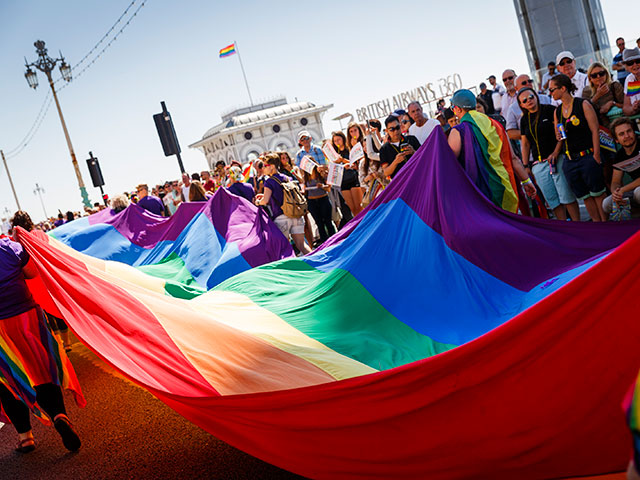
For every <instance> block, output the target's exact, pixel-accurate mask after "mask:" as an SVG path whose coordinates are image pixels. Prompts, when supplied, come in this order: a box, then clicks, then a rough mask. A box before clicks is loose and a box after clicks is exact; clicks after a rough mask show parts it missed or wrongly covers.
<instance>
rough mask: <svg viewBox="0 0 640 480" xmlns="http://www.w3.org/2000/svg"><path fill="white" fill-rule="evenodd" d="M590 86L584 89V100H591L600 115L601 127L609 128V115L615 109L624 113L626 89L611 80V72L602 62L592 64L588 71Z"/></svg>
mask: <svg viewBox="0 0 640 480" xmlns="http://www.w3.org/2000/svg"><path fill="white" fill-rule="evenodd" d="M587 76H588V79H589V85H587V86H586V87H584V90H583V91H582V98H584V99H585V100H589V101H590V102H591V104H592V105H593V107H594V108H595V110H596V113H597V114H598V121H599V122H600V125H602V126H604V127H607V128H609V125H610V124H611V120H610V119H609V117H608V116H607V114H608V113H609V112H610V111H611V109H612V108H613V109H614V111H615V110H617V111H618V112H619V113H622V106H623V104H624V87H623V86H622V84H621V83H620V82H618V81H617V80H613V79H612V78H611V74H610V73H609V70H608V69H607V68H605V66H604V65H602V64H601V63H600V62H595V63H592V64H591V66H590V67H589V69H588V70H587Z"/></svg>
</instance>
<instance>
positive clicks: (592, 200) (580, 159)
mask: <svg viewBox="0 0 640 480" xmlns="http://www.w3.org/2000/svg"><path fill="white" fill-rule="evenodd" d="M549 91H550V92H551V95H552V96H553V99H554V100H556V101H560V102H561V103H560V105H558V107H557V108H556V112H555V118H554V121H555V125H556V128H557V130H558V135H557V138H558V139H562V140H563V147H562V148H563V150H564V152H565V154H566V156H567V158H566V160H565V162H564V164H563V166H562V170H563V171H564V174H565V176H566V177H567V181H568V182H569V186H570V187H571V190H572V191H573V194H574V195H575V196H576V197H577V198H578V199H580V200H583V201H584V205H585V207H587V211H588V212H589V216H590V217H591V220H593V221H594V222H604V221H605V220H606V216H605V213H604V211H603V210H602V201H603V200H604V194H605V192H606V187H605V183H604V175H603V171H602V159H601V156H600V126H599V125H598V117H597V115H596V112H595V110H594V109H593V107H592V106H591V104H590V103H589V102H588V101H587V100H584V99H582V98H576V97H574V96H573V93H574V92H575V91H576V86H575V85H574V84H573V83H572V82H571V79H570V78H569V77H568V76H566V75H564V74H563V75H558V76H557V77H554V78H552V79H551V87H550V88H549ZM562 137H564V138H562Z"/></svg>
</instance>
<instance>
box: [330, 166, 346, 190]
mask: <svg viewBox="0 0 640 480" xmlns="http://www.w3.org/2000/svg"><path fill="white" fill-rule="evenodd" d="M343 175H344V166H343V165H340V164H339V163H334V162H329V173H328V174H327V184H328V185H333V186H336V187H339V186H340V185H342V176H343Z"/></svg>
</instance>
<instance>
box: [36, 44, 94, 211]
mask: <svg viewBox="0 0 640 480" xmlns="http://www.w3.org/2000/svg"><path fill="white" fill-rule="evenodd" d="M33 45H34V46H35V47H36V52H37V53H38V60H37V61H35V62H33V63H28V62H27V59H26V58H25V60H24V62H25V66H26V67H27V71H26V72H25V74H24V77H25V78H26V79H27V83H28V84H29V86H30V87H31V88H33V89H34V90H35V89H36V88H37V87H38V75H37V74H36V72H35V70H32V69H31V67H35V68H37V69H38V70H40V71H41V72H44V73H45V75H46V76H47V80H49V86H50V87H51V92H52V93H53V99H54V100H55V101H56V107H57V108H58V115H60V123H62V130H64V136H65V138H66V139H67V146H68V147H69V153H70V154H71V163H73V168H74V170H75V172H76V178H77V179H78V186H79V187H80V194H81V195H82V203H83V204H84V206H85V207H91V201H90V200H89V195H88V194H87V189H86V188H85V186H84V181H83V180H82V174H81V173H80V168H79V167H78V162H77V160H76V154H75V152H74V151H73V145H71V138H70V137H69V132H68V131H67V124H66V123H65V121H64V117H63V116H62V109H61V108H60V102H58V95H56V89H55V87H54V85H53V78H52V77H51V72H52V71H53V69H54V68H55V66H56V64H57V63H58V62H60V73H61V74H62V78H64V79H65V80H66V81H67V82H70V81H71V67H69V64H67V62H65V61H64V57H63V56H62V53H61V54H60V58H51V57H50V56H49V55H47V49H46V48H45V47H44V42H43V41H42V40H38V41H37V42H35V43H34V44H33Z"/></svg>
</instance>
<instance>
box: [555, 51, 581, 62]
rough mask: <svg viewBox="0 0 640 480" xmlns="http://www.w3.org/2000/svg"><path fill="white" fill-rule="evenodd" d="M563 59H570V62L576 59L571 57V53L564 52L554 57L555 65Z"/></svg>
mask: <svg viewBox="0 0 640 480" xmlns="http://www.w3.org/2000/svg"><path fill="white" fill-rule="evenodd" d="M563 58H570V59H571V60H575V59H576V57H574V56H573V53H571V52H570V51H569V50H565V51H564V52H560V53H559V54H558V55H556V64H558V63H560V62H561V61H562V59H563Z"/></svg>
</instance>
